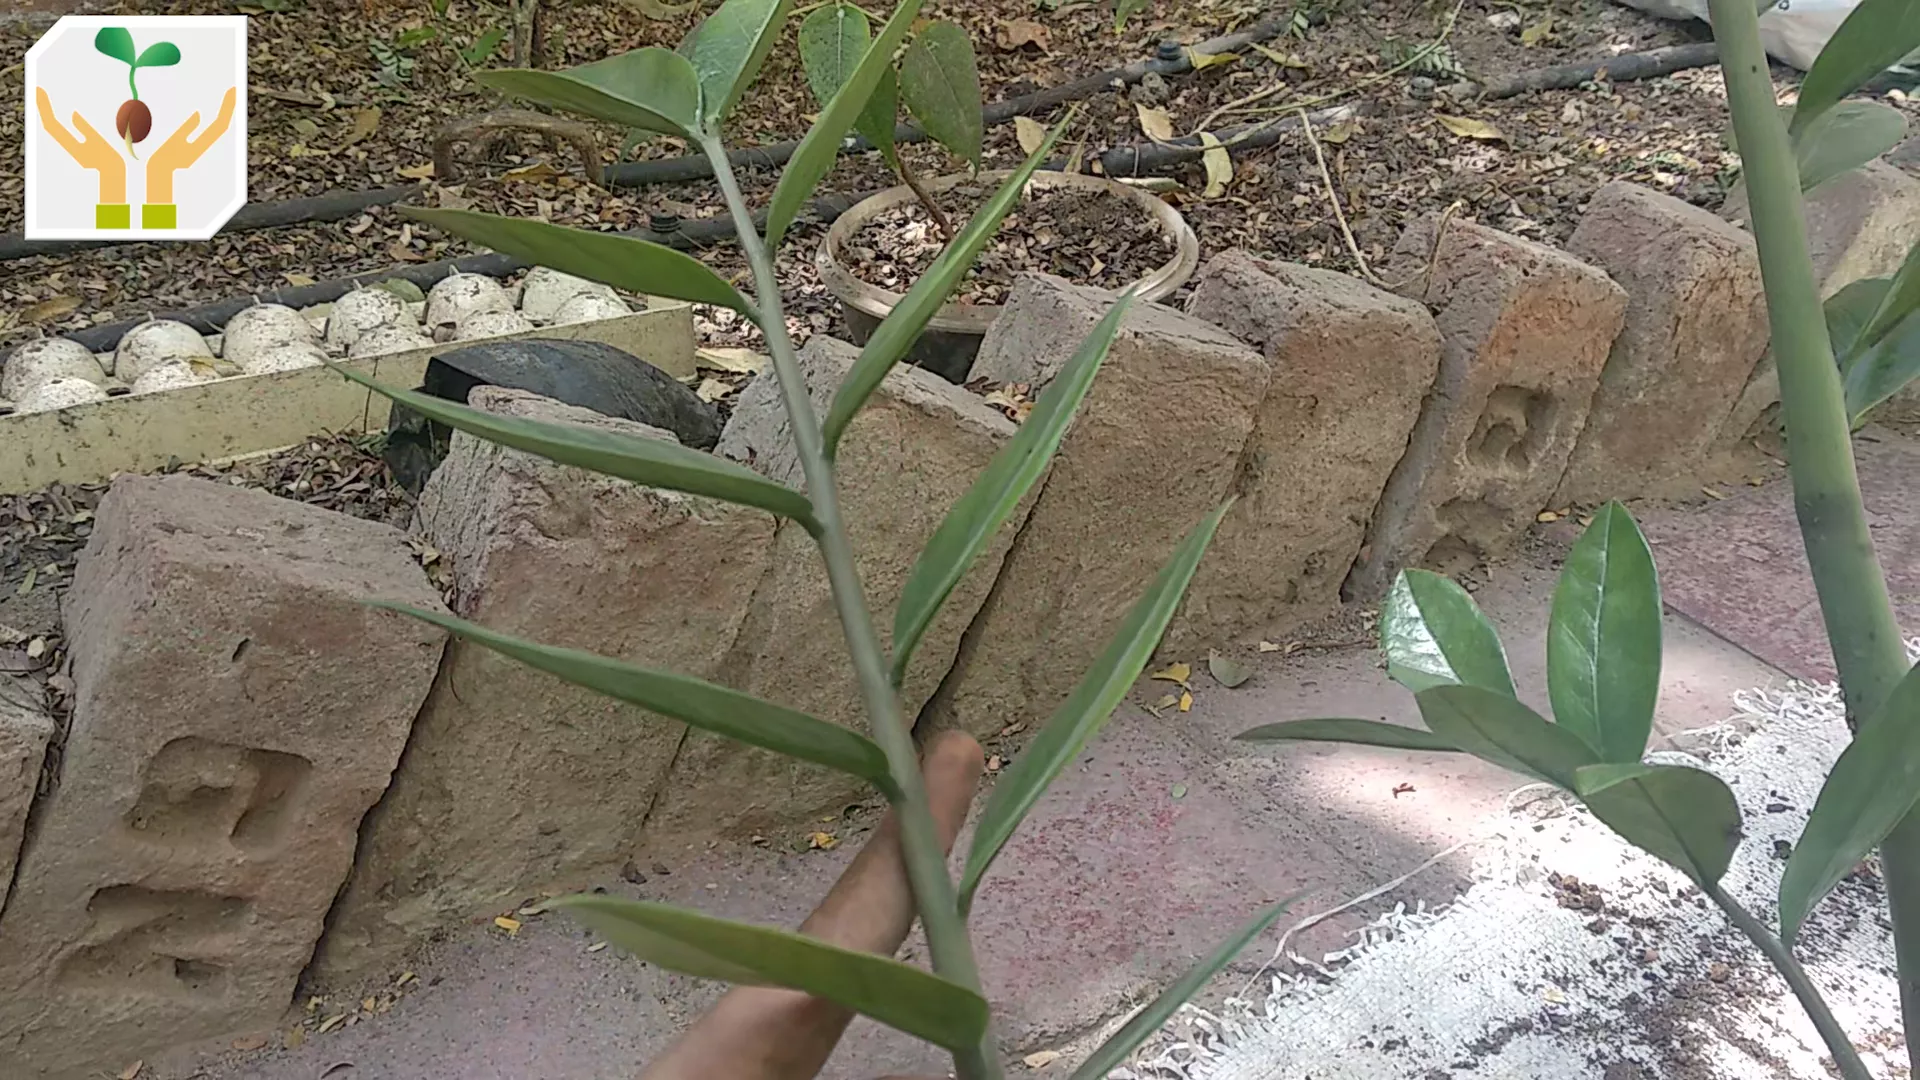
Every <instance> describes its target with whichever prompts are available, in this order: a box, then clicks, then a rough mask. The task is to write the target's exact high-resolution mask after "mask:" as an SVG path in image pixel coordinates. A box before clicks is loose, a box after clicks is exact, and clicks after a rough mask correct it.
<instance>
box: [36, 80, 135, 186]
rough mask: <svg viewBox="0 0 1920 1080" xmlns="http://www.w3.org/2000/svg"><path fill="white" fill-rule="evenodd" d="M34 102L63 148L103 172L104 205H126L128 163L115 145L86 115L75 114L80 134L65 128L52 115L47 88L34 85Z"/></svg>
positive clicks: (84, 165)
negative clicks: (103, 136) (102, 135)
mask: <svg viewBox="0 0 1920 1080" xmlns="http://www.w3.org/2000/svg"><path fill="white" fill-rule="evenodd" d="M33 96H34V104H35V105H36V106H37V107H38V109H39V112H40V126H41V127H43V128H45V129H46V131H47V134H48V135H51V136H53V141H54V142H56V143H59V144H60V149H62V150H65V151H66V152H67V156H68V157H70V158H72V159H73V160H74V161H75V162H76V163H77V164H78V165H79V166H80V167H81V168H83V169H89V170H91V171H93V172H96V173H98V174H99V175H100V198H99V199H98V200H96V201H97V202H99V203H100V204H101V205H104V206H118V205H123V204H125V203H126V201H127V162H126V159H125V158H122V157H121V156H120V152H119V151H118V150H115V149H114V148H113V144H112V143H110V142H108V141H107V140H106V139H104V138H102V137H101V135H100V133H99V132H98V131H95V130H94V129H93V125H92V124H89V123H87V120H86V117H83V116H81V115H80V114H79V113H74V114H73V126H74V127H75V128H77V129H79V131H80V136H79V137H76V136H75V135H74V133H73V132H72V131H70V130H68V129H67V128H66V127H64V126H63V125H62V124H61V123H60V120H59V118H58V117H56V116H54V115H53V99H52V98H50V97H48V96H47V91H46V88H45V87H35V88H34V93H33Z"/></svg>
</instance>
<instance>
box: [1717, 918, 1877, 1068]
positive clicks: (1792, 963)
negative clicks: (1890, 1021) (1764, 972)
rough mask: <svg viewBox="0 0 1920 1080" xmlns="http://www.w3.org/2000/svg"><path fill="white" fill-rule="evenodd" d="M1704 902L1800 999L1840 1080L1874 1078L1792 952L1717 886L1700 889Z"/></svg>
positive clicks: (1817, 988) (1818, 989)
mask: <svg viewBox="0 0 1920 1080" xmlns="http://www.w3.org/2000/svg"><path fill="white" fill-rule="evenodd" d="M1701 888H1702V890H1703V891H1705V892H1706V894H1707V898H1708V899H1710V900H1712V901H1713V902H1714V903H1715V904H1717V905H1719V907H1720V910H1721V911H1724V912H1726V915H1727V919H1728V921H1730V922H1732V923H1733V925H1734V927H1735V928H1736V929H1738V930H1739V931H1740V932H1741V933H1743V934H1745V935H1747V939H1748V940H1749V941H1751V942H1753V943H1754V944H1755V945H1757V946H1759V948H1760V951H1761V952H1763V953H1765V954H1766V956H1767V959H1768V960H1770V961H1772V962H1773V967H1774V970H1776V971H1778V972H1779V973H1780V977H1781V978H1783V979H1785V980H1786V981H1787V986H1788V987H1790V988H1791V989H1792V990H1793V996H1794V997H1796V998H1798V999H1800V1006H1801V1008H1804V1009H1806V1010H1807V1017H1808V1018H1809V1019H1811V1020H1812V1021H1813V1026H1814V1028H1815V1029H1816V1030H1818V1031H1819V1032H1820V1038H1821V1039H1822V1040H1823V1041H1825V1042H1826V1044H1827V1049H1828V1051H1830V1052H1831V1053H1832V1054H1833V1062H1834V1064H1835V1065H1837V1066H1838V1067H1839V1069H1840V1075H1841V1077H1842V1078H1843V1080H1873V1074H1872V1073H1870V1072H1868V1071H1867V1066H1866V1063H1865V1062H1863V1061H1861V1060H1860V1054H1859V1052H1858V1051H1856V1050H1854V1048H1853V1041H1852V1040H1850V1039H1848V1038H1847V1032H1846V1029H1845V1028H1843V1027H1841V1026H1840V1022H1839V1021H1838V1020H1835V1019H1834V1018H1833V1012H1832V1011H1831V1010H1830V1009H1828V1008H1827V1002H1826V999H1825V998H1823V997H1821V996H1820V988H1819V987H1817V986H1815V985H1813V980H1812V979H1809V978H1807V973H1806V970H1805V969H1804V968H1802V967H1801V966H1800V962H1799V961H1798V960H1795V959H1794V958H1793V950H1791V949H1789V948H1787V946H1786V944H1785V943H1784V942H1782V941H1781V940H1780V939H1779V938H1777V937H1774V936H1773V932H1772V931H1771V930H1768V929H1767V928H1766V926H1765V924H1763V923H1761V921H1760V920H1759V919H1756V918H1754V917H1753V914H1752V913H1751V912H1749V911H1748V910H1747V909H1746V908H1743V907H1741V906H1740V905H1739V904H1738V903H1736V902H1735V901H1734V899H1733V897H1731V896H1728V895H1727V894H1726V892H1725V891H1723V890H1722V889H1721V888H1720V886H1719V885H1717V884H1715V885H1703V886H1701Z"/></svg>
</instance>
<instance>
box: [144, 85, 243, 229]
mask: <svg viewBox="0 0 1920 1080" xmlns="http://www.w3.org/2000/svg"><path fill="white" fill-rule="evenodd" d="M237 99H238V90H237V89H229V90H228V91H227V96H226V97H223V98H221V99H220V112H219V113H218V114H216V115H215V116H214V118H213V123H211V124H208V125H207V129H206V130H205V131H202V132H201V133H200V134H199V135H198V136H196V135H194V133H193V131H194V129H195V128H197V127H199V126H200V114H199V113H194V114H193V115H192V116H189V117H187V122H186V123H184V124H181V125H180V126H179V127H178V128H176V129H174V132H173V134H172V135H169V136H167V141H166V142H163V143H161V144H160V148H159V149H157V150H155V151H154V152H153V153H152V154H149V155H148V156H147V203H148V205H150V206H171V205H173V201H174V200H173V174H174V173H176V172H178V171H180V170H181V169H185V168H190V167H191V166H192V165H193V163H194V162H196V161H199V160H200V156H201V155H202V154H205V153H206V152H207V148H208V147H210V146H212V145H213V144H214V143H216V142H218V141H219V139H220V136H222V135H225V134H226V133H227V128H228V127H229V126H231V125H232V123H233V106H234V103H235V101H236V100H237Z"/></svg>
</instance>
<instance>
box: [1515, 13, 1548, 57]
mask: <svg viewBox="0 0 1920 1080" xmlns="http://www.w3.org/2000/svg"><path fill="white" fill-rule="evenodd" d="M1552 36H1553V16H1551V15H1548V16H1545V17H1543V18H1542V19H1541V20H1540V21H1539V22H1537V23H1534V24H1533V25H1532V26H1529V27H1527V28H1526V29H1525V30H1522V31H1520V44H1521V45H1523V46H1525V47H1526V48H1529V49H1531V48H1533V47H1534V46H1535V45H1538V44H1540V43H1541V42H1543V41H1545V40H1547V39H1548V38H1550V37H1552Z"/></svg>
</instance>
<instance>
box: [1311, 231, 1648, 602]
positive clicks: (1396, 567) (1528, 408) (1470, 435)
mask: <svg viewBox="0 0 1920 1080" xmlns="http://www.w3.org/2000/svg"><path fill="white" fill-rule="evenodd" d="M1440 224H1441V217H1440V216H1439V215H1430V216H1428V217H1425V218H1422V219H1420V220H1418V221H1416V222H1414V223H1413V224H1412V225H1410V226H1408V228H1407V231H1406V232H1405V233H1403V234H1402V235H1401V237H1400V242H1399V243H1398V245H1396V247H1395V249H1394V259H1393V264H1392V267H1391V269H1389V270H1388V271H1386V274H1387V276H1388V277H1389V278H1392V279H1394V280H1398V281H1403V282H1405V285H1403V286H1402V291H1403V292H1404V293H1405V294H1406V295H1408V296H1412V297H1415V298H1417V299H1420V300H1422V301H1424V302H1425V303H1426V305H1427V307H1428V309H1429V310H1431V311H1432V312H1433V313H1434V321H1435V323H1437V324H1438V325H1439V327H1440V339H1441V343H1442V344H1441V352H1440V374H1439V377H1438V378H1437V379H1435V381H1434V386H1433V392H1432V393H1431V394H1430V395H1428V397H1427V402H1426V406H1425V408H1424V409H1423V410H1422V412H1421V414H1420V420H1419V422H1418V423H1417V424H1415V425H1414V429H1413V438H1412V439H1411V440H1410V442H1409V444H1408V447H1407V454H1406V456H1405V457H1404V458H1402V459H1401V461H1400V464H1399V465H1398V466H1396V467H1395V469H1394V472H1393V477H1392V479H1390V480H1388V482H1387V490H1386V493H1385V495H1384V496H1383V497H1382V499H1381V501H1380V507H1379V510H1378V511H1377V512H1376V513H1375V514H1374V518H1373V524H1372V526H1371V527H1370V529H1369V530H1368V534H1367V544H1366V549H1365V552H1364V554H1363V555H1362V557H1361V559H1360V561H1359V562H1358V563H1357V564H1356V565H1355V566H1354V571H1353V574H1352V575H1351V576H1350V577H1349V578H1348V582H1347V591H1348V594H1349V595H1350V596H1352V597H1354V598H1359V599H1373V598H1376V597H1378V596H1381V595H1383V594H1384V593H1385V592H1386V589H1387V587H1388V586H1389V585H1391V584H1392V582H1393V576H1394V575H1395V574H1396V573H1398V572H1399V571H1400V569H1401V568H1402V567H1407V566H1427V567H1432V568H1434V569H1437V570H1441V571H1443V572H1454V573H1457V572H1459V571H1461V570H1464V569H1467V568H1469V567H1470V566H1472V565H1473V564H1475V563H1477V562H1479V561H1481V560H1483V559H1485V558H1487V557H1488V556H1490V555H1493V554H1496V553H1498V552H1500V551H1501V550H1502V549H1504V548H1506V547H1507V546H1508V545H1509V544H1511V543H1512V542H1513V540H1514V539H1515V538H1516V537H1517V536H1518V535H1519V534H1520V532H1521V531H1522V530H1523V529H1525V528H1526V527H1527V525H1528V524H1529V523H1530V522H1532V521H1533V518H1534V515H1535V514H1537V513H1538V512H1539V511H1540V509H1541V508H1542V507H1543V506H1545V505H1546V504H1547V502H1548V500H1549V499H1550V498H1552V496H1553V492H1554V490H1555V489H1556V488H1557V487H1558V486H1559V484H1560V476H1561V473H1562V471H1563V470H1564V469H1565V468H1566V464H1567V457H1568V455H1569V454H1571V453H1572V452H1573V446H1574V442H1575V441H1576V440H1577V439H1578V438H1579V437H1580V429H1581V427H1582V426H1583V425H1584V424H1585V423H1586V418H1587V406H1588V404H1589V403H1590V402H1591V401H1592V399H1593V391H1594V387H1595V385H1596V384H1597V383H1598V381H1599V378H1600V369H1601V367H1602V366H1603V365H1604V364H1605V363H1606V359H1607V353H1608V351H1609V350H1610V349H1611V348H1612V347H1613V339H1614V336H1615V335H1616V334H1618V333H1619V332H1620V326H1621V322H1622V320H1623V318H1624V316H1625V313H1626V306H1627V296H1626V293H1625V292H1623V291H1622V290H1621V288H1620V286H1618V285H1616V284H1614V283H1613V281H1612V280H1611V279H1609V278H1608V277H1607V275H1606V274H1605V273H1603V272H1602V271H1600V270H1599V269H1596V268H1595V267H1593V266H1589V265H1588V264H1586V263H1584V262H1581V261H1580V260H1579V259H1576V258H1574V257H1573V256H1571V255H1568V254H1566V253H1565V252H1562V251H1556V250H1555V249H1553V248H1550V247H1546V246H1544V245H1541V244H1536V243H1533V242H1531V241H1527V240H1522V239H1520V238H1519V237H1516V236H1510V235H1508V234H1506V233H1503V232H1499V231H1497V230H1495V229H1490V228H1487V227H1486V226H1484V225H1479V224H1475V223H1473V222H1466V221H1447V222H1446V223H1445V227H1444V232H1443V233H1442V235H1441V236H1440V238H1439V241H1438V242H1437V243H1436V241H1435V229H1436V228H1437V227H1439V226H1440Z"/></svg>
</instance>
